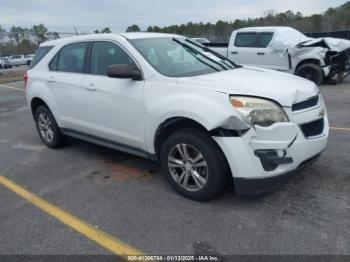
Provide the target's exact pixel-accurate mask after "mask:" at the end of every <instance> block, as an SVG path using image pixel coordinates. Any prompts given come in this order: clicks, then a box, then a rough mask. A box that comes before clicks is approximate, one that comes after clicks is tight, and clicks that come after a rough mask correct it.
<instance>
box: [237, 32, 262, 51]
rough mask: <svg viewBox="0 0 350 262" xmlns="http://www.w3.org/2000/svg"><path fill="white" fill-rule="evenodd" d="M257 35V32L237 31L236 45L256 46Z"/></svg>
mask: <svg viewBox="0 0 350 262" xmlns="http://www.w3.org/2000/svg"><path fill="white" fill-rule="evenodd" d="M257 36H258V34H257V33H255V32H251V33H237V35H236V39H235V46H236V47H256V46H257Z"/></svg>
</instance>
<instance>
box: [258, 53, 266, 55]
mask: <svg viewBox="0 0 350 262" xmlns="http://www.w3.org/2000/svg"><path fill="white" fill-rule="evenodd" d="M257 55H265V53H257Z"/></svg>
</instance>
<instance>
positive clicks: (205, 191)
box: [160, 129, 229, 201]
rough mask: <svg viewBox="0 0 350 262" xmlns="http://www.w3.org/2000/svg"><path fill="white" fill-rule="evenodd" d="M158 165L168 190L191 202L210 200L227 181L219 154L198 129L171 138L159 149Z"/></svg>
mask: <svg viewBox="0 0 350 262" xmlns="http://www.w3.org/2000/svg"><path fill="white" fill-rule="evenodd" d="M184 148H185V149H186V150H184ZM180 151H182V153H183V154H182V155H184V154H185V151H187V153H188V156H189V157H188V158H186V157H185V158H184V157H182V156H181V153H180ZM198 153H199V154H200V155H199V154H198ZM174 159H175V160H176V161H175V160H174ZM186 159H187V161H186ZM179 161H180V162H179ZM160 162H161V167H162V171H163V173H164V174H165V175H166V177H167V179H168V181H169V182H170V184H171V186H172V187H173V188H174V189H175V190H176V191H177V192H178V193H180V194H181V195H182V196H184V197H187V198H189V199H192V200H196V201H207V200H210V199H212V198H213V197H215V196H216V195H218V194H220V193H221V192H222V191H223V190H224V188H225V186H226V185H227V184H228V181H229V180H228V178H229V176H228V174H229V172H228V167H227V162H226V159H225V157H224V155H223V153H222V151H221V150H220V148H219V147H218V145H217V144H216V143H215V142H214V140H213V139H212V138H211V137H210V136H209V135H207V134H206V133H204V132H203V131H201V130H198V129H182V130H179V131H177V132H176V133H173V134H172V135H170V136H169V137H168V138H167V140H166V141H165V142H164V144H163V145H162V148H161V152H160ZM185 162H187V163H185ZM177 181H179V182H177ZM186 181H187V183H186Z"/></svg>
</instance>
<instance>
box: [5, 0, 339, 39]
mask: <svg viewBox="0 0 350 262" xmlns="http://www.w3.org/2000/svg"><path fill="white" fill-rule="evenodd" d="M345 2H346V0H124V1H120V0H24V1H23V0H0V25H1V26H3V27H5V28H9V27H11V26H22V27H31V26H32V25H34V24H40V23H43V24H44V25H45V26H46V27H48V29H49V30H50V31H58V32H74V27H76V28H77V30H78V32H80V33H91V32H92V31H93V30H95V29H101V28H104V27H110V28H111V30H112V32H114V33H117V32H123V31H125V29H126V28H127V27H128V26H129V25H132V24H138V25H139V26H140V27H141V29H142V30H146V29H147V27H148V26H150V25H158V26H166V25H172V24H181V23H187V22H212V23H215V22H216V21H218V20H224V21H233V20H235V19H237V18H239V19H244V18H248V17H252V18H254V17H260V16H263V15H264V14H266V12H267V11H268V10H271V9H273V10H275V11H277V12H284V11H287V10H292V11H295V12H296V11H300V12H301V13H303V14H304V15H310V14H314V13H322V12H324V11H325V10H327V9H328V8H329V7H337V6H339V5H341V4H344V3H345Z"/></svg>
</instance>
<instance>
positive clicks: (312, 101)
mask: <svg viewBox="0 0 350 262" xmlns="http://www.w3.org/2000/svg"><path fill="white" fill-rule="evenodd" d="M318 100H319V96H318V95H317V96H313V97H311V98H309V99H307V100H305V101H303V102H299V103H295V104H293V105H292V111H298V110H303V109H306V108H309V107H314V106H316V105H317V104H318Z"/></svg>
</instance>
